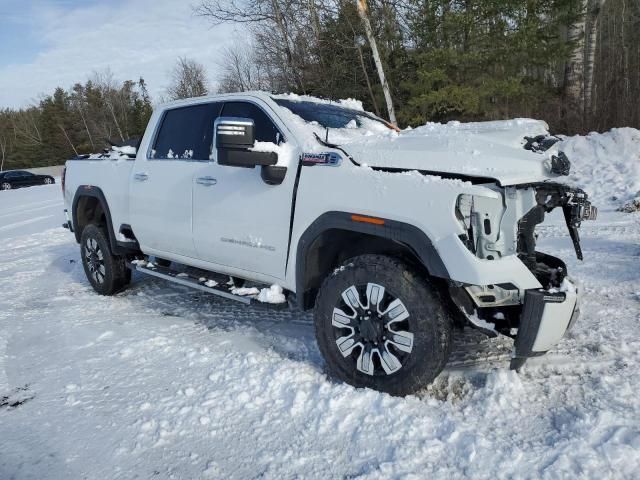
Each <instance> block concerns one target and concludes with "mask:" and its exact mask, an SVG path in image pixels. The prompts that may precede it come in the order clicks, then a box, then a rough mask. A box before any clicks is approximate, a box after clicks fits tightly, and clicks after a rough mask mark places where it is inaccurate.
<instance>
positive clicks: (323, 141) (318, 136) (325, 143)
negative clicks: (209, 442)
mask: <svg viewBox="0 0 640 480" xmlns="http://www.w3.org/2000/svg"><path fill="white" fill-rule="evenodd" d="M313 136H314V137H316V140H318V142H320V144H321V145H324V146H325V147H329V148H340V145H338V144H336V143H329V142H328V141H327V140H328V139H329V128H327V140H323V139H321V138H320V135H318V134H317V133H316V132H313Z"/></svg>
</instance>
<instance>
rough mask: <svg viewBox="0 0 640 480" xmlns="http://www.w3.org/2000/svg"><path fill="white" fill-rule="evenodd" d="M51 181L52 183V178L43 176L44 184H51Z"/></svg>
mask: <svg viewBox="0 0 640 480" xmlns="http://www.w3.org/2000/svg"><path fill="white" fill-rule="evenodd" d="M52 183H53V180H52V179H50V178H45V179H44V184H45V185H51V184H52Z"/></svg>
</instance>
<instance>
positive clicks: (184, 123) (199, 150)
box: [149, 103, 222, 160]
mask: <svg viewBox="0 0 640 480" xmlns="http://www.w3.org/2000/svg"><path fill="white" fill-rule="evenodd" d="M221 107H222V104H221V103H202V104H199V105H191V106H189V107H180V108H174V109H172V110H167V111H166V112H165V114H164V117H163V118H162V123H161V125H160V129H159V130H158V134H157V136H156V139H155V142H154V144H153V148H152V150H151V153H150V155H149V157H150V158H155V159H167V160H179V159H184V160H209V156H210V154H211V144H212V142H213V123H214V121H215V119H216V118H218V116H219V115H220V109H221Z"/></svg>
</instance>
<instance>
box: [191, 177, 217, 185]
mask: <svg viewBox="0 0 640 480" xmlns="http://www.w3.org/2000/svg"><path fill="white" fill-rule="evenodd" d="M196 183H199V184H200V185H204V186H206V187H211V186H212V185H215V184H216V183H218V180H216V179H215V178H213V177H198V178H197V179H196Z"/></svg>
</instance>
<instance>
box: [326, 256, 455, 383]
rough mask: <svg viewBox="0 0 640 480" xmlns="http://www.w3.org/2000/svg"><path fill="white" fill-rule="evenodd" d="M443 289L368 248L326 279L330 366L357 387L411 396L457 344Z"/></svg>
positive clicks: (392, 259) (437, 368) (332, 370)
mask: <svg viewBox="0 0 640 480" xmlns="http://www.w3.org/2000/svg"><path fill="white" fill-rule="evenodd" d="M451 325H452V321H451V318H450V316H449V314H448V313H447V310H446V309H445V308H444V306H443V303H442V301H441V299H440V296H439V294H438V292H437V291H436V290H435V289H434V288H433V286H432V285H430V283H429V282H428V281H427V280H426V279H425V278H423V277H422V276H420V275H418V274H416V273H415V272H414V271H413V270H412V269H411V268H410V267H408V266H407V265H406V264H404V263H403V262H401V261H399V260H397V259H395V258H391V257H386V256H382V255H363V256H360V257H356V258H354V259H352V260H350V261H348V262H346V263H345V264H344V265H343V266H342V267H340V268H338V269H336V270H335V272H334V273H333V274H332V275H331V276H329V277H328V278H327V279H326V280H325V282H324V283H323V285H322V287H321V289H320V293H319V295H318V298H317V301H316V308H315V327H316V338H317V340H318V345H319V347H320V351H321V352H322V354H323V356H324V358H325V360H326V362H327V368H328V370H329V373H330V374H332V375H333V376H335V377H337V378H338V379H340V380H343V381H345V382H347V383H349V384H351V385H353V386H355V387H368V388H373V389H376V390H380V391H383V392H387V393H390V394H392V395H407V394H411V393H414V392H415V391H417V390H419V389H420V388H421V387H424V386H425V385H427V384H428V383H430V382H432V381H433V380H434V379H435V378H436V377H437V376H438V374H439V373H440V372H441V371H442V369H443V368H444V366H445V364H446V362H447V359H448V356H449V351H450V344H451Z"/></svg>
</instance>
